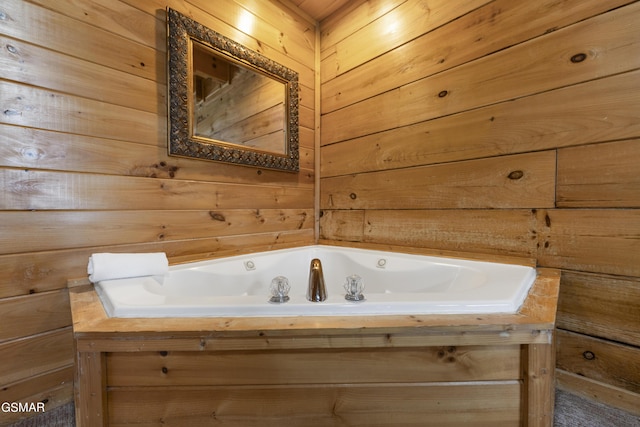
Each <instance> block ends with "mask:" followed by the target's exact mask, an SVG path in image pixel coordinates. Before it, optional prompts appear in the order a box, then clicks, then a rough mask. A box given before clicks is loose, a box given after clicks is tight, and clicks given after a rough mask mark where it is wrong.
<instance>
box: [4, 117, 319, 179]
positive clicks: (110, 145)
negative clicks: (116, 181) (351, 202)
mask: <svg viewBox="0 0 640 427" xmlns="http://www.w3.org/2000/svg"><path fill="white" fill-rule="evenodd" d="M300 142H301V144H302V145H301V149H300V161H301V165H300V166H301V172H300V173H299V174H291V173H284V172H278V171H272V170H267V169H257V168H243V167H238V166H237V165H231V164H223V163H212V162H203V161H202V160H194V159H186V158H178V157H169V156H168V154H167V149H166V141H165V142H164V143H163V146H162V147H155V146H150V145H147V144H137V143H131V142H127V141H117V140H113V139H105V138H95V137H91V136H85V135H72V134H68V133H59V132H52V131H46V130H41V129H34V128H24V127H16V126H9V125H2V124H0V164H1V165H2V166H7V167H12V168H13V167H16V168H28V169H48V170H57V171H76V172H88V173H92V174H107V175H124V176H139V177H148V178H166V179H174V178H175V179H184V180H194V181H207V182H234V183H240V184H243V183H244V184H255V183H256V182H257V183H258V184H260V183H268V184H269V185H282V186H298V185H300V186H308V187H310V186H312V185H313V158H314V153H313V148H309V147H312V146H313V133H307V132H301V141H300Z"/></svg>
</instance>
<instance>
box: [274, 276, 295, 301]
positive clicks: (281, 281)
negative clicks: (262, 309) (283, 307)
mask: <svg viewBox="0 0 640 427" xmlns="http://www.w3.org/2000/svg"><path fill="white" fill-rule="evenodd" d="M269 289H270V290H271V299H269V302H275V303H283V302H287V301H289V291H290V290H291V286H290V285H289V279H287V278H286V277H284V276H277V277H274V278H273V280H272V281H271V287H270V288H269Z"/></svg>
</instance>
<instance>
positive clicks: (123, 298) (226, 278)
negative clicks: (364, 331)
mask: <svg viewBox="0 0 640 427" xmlns="http://www.w3.org/2000/svg"><path fill="white" fill-rule="evenodd" d="M313 259H319V260H320V262H321V266H322V272H323V278H324V283H325V285H326V291H327V299H326V300H325V301H322V302H311V301H309V300H307V290H308V287H309V276H310V265H311V260H313ZM354 275H356V276H357V277H359V278H360V280H361V282H362V284H363V285H364V291H363V292H362V296H363V299H362V298H361V299H360V300H359V301H350V300H347V299H345V295H346V294H347V292H346V290H345V287H344V285H345V282H347V278H348V277H353V276H354ZM283 277H284V278H286V282H288V285H289V287H290V291H289V292H288V295H287V296H288V297H289V298H288V300H287V302H282V303H273V302H270V298H271V296H272V293H271V291H270V288H271V286H272V282H273V281H274V279H276V278H279V279H277V280H280V281H281V282H282V278H283ZM535 279H536V270H535V269H534V268H532V267H528V266H521V265H511V264H501V263H492V262H481V261H470V260H463V259H454V258H441V257H432V256H424V255H412V254H404V253H397V252H385V251H378V250H366V249H356V248H346V247H336V246H323V245H315V246H305V247H300V248H292V249H282V250H275V251H269V252H263V253H254V254H250V255H241V256H233V257H227V258H219V259H213V260H208V261H201V262H193V263H189V264H182V265H174V266H171V267H170V268H169V273H168V274H167V275H165V276H147V277H137V278H125V279H115V280H104V281H101V282H98V283H96V284H95V289H96V291H97V293H98V295H99V296H100V299H101V301H102V303H103V305H104V308H105V310H106V312H107V314H108V315H109V316H110V317H235V316H238V317H252V316H260V317H265V316H266V317H269V316H302V315H312V316H325V315H327V316H335V315H340V316H345V315H347V316H348V315H371V314H432V313H439V314H463V313H515V312H517V310H518V308H519V307H520V306H521V305H522V303H523V301H524V299H525V298H526V296H527V293H528V291H529V289H530V287H531V285H532V284H533V283H534V281H535Z"/></svg>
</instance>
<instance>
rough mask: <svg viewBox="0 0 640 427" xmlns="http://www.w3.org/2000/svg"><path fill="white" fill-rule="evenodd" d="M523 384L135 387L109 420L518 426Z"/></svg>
mask: <svg viewBox="0 0 640 427" xmlns="http://www.w3.org/2000/svg"><path fill="white" fill-rule="evenodd" d="M521 393H522V392H521V384H520V383H519V382H517V381H505V382H495V383H492V382H482V383H475V384H455V383H439V384H411V385H407V384H402V385H398V384H394V385H380V384H372V385H359V386H352V385H344V386H338V387H336V386H334V387H330V388H329V387H323V386H320V387H314V386H299V387H297V386H288V387H287V386H285V387H276V386H274V387H207V388H197V389H193V388H183V387H180V388H156V387H153V388H134V389H120V388H116V389H112V390H110V391H109V392H108V399H109V402H110V406H109V421H110V423H109V425H110V426H114V427H118V426H129V425H133V424H135V425H136V426H137V427H141V426H144V427H150V426H162V427H168V426H185V425H189V426H202V425H207V426H216V425H224V426H242V427H252V426H260V427H270V426H274V427H282V426H283V425H286V426H288V427H293V426H301V427H308V426H320V427H322V426H346V425H349V426H367V427H373V426H394V427H397V426H407V425H416V426H424V425H438V426H440V427H446V426H461V425H466V424H472V425H473V426H491V427H494V426H501V427H508V426H519V425H521V424H520V421H521V420H520V408H519V405H520V403H521Z"/></svg>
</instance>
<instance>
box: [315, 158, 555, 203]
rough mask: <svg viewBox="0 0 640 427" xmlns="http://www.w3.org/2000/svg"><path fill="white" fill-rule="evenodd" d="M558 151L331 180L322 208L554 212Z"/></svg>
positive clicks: (326, 181) (325, 187) (327, 181)
mask: <svg viewBox="0 0 640 427" xmlns="http://www.w3.org/2000/svg"><path fill="white" fill-rule="evenodd" d="M555 171H556V156H555V152H552V151H547V152H541V153H531V154H524V155H515V156H505V157H498V158H490V159H481V160H471V161H466V162H456V163H447V164H440V165H433V166H422V167H416V168H410V169H394V170H390V171H384V172H372V173H361V174H357V175H345V176H340V177H334V178H327V179H324V180H323V181H322V199H321V201H320V208H321V209H385V208H387V207H389V206H393V207H394V208H395V209H420V208H422V209H452V208H460V209H464V208H527V207H553V204H554V198H553V193H554V191H553V187H554V183H555Z"/></svg>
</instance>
